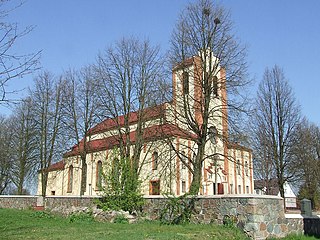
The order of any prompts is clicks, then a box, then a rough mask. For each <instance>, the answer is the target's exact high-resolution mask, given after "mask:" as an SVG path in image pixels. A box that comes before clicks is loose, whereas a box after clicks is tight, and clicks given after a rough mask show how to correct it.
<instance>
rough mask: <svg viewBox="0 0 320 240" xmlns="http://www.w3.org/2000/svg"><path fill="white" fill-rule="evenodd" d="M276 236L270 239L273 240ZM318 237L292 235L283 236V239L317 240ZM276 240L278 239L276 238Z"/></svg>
mask: <svg viewBox="0 0 320 240" xmlns="http://www.w3.org/2000/svg"><path fill="white" fill-rule="evenodd" d="M273 239H274V238H272V239H270V240H273ZM316 239H318V238H315V237H307V236H304V235H298V236H297V235H290V236H288V237H285V238H281V240H316ZM274 240H276V239H274Z"/></svg>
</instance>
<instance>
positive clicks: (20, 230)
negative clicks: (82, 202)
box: [0, 209, 247, 240]
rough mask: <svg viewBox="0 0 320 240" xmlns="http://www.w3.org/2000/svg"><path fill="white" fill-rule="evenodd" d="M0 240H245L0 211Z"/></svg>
mask: <svg viewBox="0 0 320 240" xmlns="http://www.w3.org/2000/svg"><path fill="white" fill-rule="evenodd" d="M0 239H77V240H79V239H130V240H134V239H150V240H151V239H200V240H205V239H240V240H241V239H247V238H246V237H245V235H244V234H243V233H242V232H240V231H239V230H237V229H231V228H227V227H224V226H217V225H193V224H190V225H184V226H181V225H180V226H167V225H160V224H159V223H158V222H143V223H137V224H126V223H101V222H94V221H90V220H88V219H77V218H75V219H74V221H73V222H71V221H70V218H62V217H58V216H54V217H53V216H52V215H49V214H45V213H44V212H34V211H26V210H23V211H22V210H15V209H0Z"/></svg>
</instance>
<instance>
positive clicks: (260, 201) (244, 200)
mask: <svg viewBox="0 0 320 240" xmlns="http://www.w3.org/2000/svg"><path fill="white" fill-rule="evenodd" d="M96 200H97V197H86V196H83V197H79V196H48V197H45V198H43V197H39V196H0V208H20V209H26V208H34V209H45V210H49V211H57V212H60V213H62V214H64V213H66V212H68V211H69V212H70V209H72V208H75V207H89V208H90V207H92V208H94V207H95V206H96ZM145 200H146V204H145V206H144V208H143V212H144V213H145V214H146V215H148V216H149V217H150V218H152V219H157V218H158V217H159V215H160V211H161V209H163V207H164V205H165V204H166V201H167V198H166V197H163V196H146V197H145ZM194 210H195V211H194V212H195V213H194V215H193V216H192V222H194V223H211V222H215V223H218V224H222V223H223V221H224V220H226V219H227V218H229V219H232V221H233V222H234V223H235V224H237V226H238V227H240V228H241V229H243V230H244V232H246V233H247V234H248V235H249V236H250V237H251V238H253V239H266V238H269V237H284V236H286V235H287V234H289V233H303V230H304V222H303V220H304V219H303V217H292V216H291V217H290V216H288V215H287V214H286V215H285V213H284V206H283V199H282V198H280V197H277V196H263V195H216V196H197V197H196V198H195V202H194Z"/></svg>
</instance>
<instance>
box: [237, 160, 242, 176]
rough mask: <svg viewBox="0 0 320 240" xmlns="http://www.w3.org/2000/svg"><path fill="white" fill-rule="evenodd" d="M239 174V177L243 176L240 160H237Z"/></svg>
mask: <svg viewBox="0 0 320 240" xmlns="http://www.w3.org/2000/svg"><path fill="white" fill-rule="evenodd" d="M237 173H238V175H241V166H240V160H237Z"/></svg>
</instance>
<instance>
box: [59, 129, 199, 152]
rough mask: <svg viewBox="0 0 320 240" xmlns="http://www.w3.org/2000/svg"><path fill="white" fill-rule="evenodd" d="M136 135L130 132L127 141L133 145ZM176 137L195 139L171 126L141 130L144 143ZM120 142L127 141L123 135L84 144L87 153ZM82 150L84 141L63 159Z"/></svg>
mask: <svg viewBox="0 0 320 240" xmlns="http://www.w3.org/2000/svg"><path fill="white" fill-rule="evenodd" d="M136 133H137V132H136V131H132V132H130V134H129V139H128V141H130V142H131V143H135V141H136ZM178 136H179V137H182V138H186V139H192V138H194V137H195V135H193V134H190V133H189V132H188V131H186V130H183V129H181V128H179V127H178V126H176V125H172V124H162V125H153V126H151V127H147V128H145V129H144V130H143V136H142V137H143V139H144V141H145V142H147V141H153V140H160V139H164V138H168V137H178ZM120 141H122V142H123V143H125V142H126V141H127V139H125V135H123V137H122V138H121V137H120V136H119V135H116V136H109V137H106V138H101V139H95V140H91V141H88V142H87V143H86V144H87V145H86V148H87V153H90V152H98V151H103V150H107V149H112V148H114V147H115V146H118V145H119V144H120ZM83 148H84V141H83V140H82V141H81V142H80V146H79V147H78V146H77V145H76V146H74V147H73V148H72V150H71V151H70V152H67V153H65V154H64V157H70V156H76V155H79V154H80V152H81V151H82V150H83Z"/></svg>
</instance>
